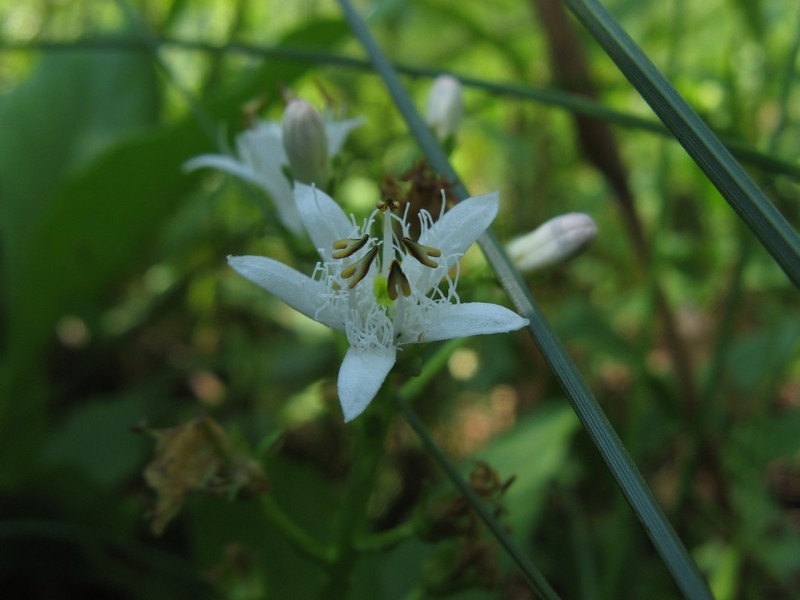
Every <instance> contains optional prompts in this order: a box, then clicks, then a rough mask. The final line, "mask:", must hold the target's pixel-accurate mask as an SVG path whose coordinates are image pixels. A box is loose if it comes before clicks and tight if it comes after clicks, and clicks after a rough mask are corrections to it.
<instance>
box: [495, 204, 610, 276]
mask: <svg viewBox="0 0 800 600" xmlns="http://www.w3.org/2000/svg"><path fill="white" fill-rule="evenodd" d="M595 237H597V225H596V224H595V222H594V220H592V218H591V217H590V216H589V215H587V214H584V213H568V214H565V215H560V216H558V217H555V218H553V219H550V220H549V221H547V222H546V223H545V224H544V225H542V226H540V227H538V228H537V229H535V230H533V231H532V232H531V233H528V234H526V235H523V236H521V237H518V238H517V239H515V240H512V241H511V242H509V243H508V245H507V246H506V251H507V252H508V255H509V257H510V258H511V260H512V261H514V264H515V265H516V266H517V268H519V270H520V271H522V272H523V273H530V272H533V271H538V270H540V269H545V268H547V267H551V266H553V265H556V264H558V263H561V262H566V261H567V260H569V259H570V258H572V257H573V256H575V255H576V254H578V253H580V252H581V251H583V250H585V249H586V248H588V247H589V245H590V244H591V243H592V241H594V238H595Z"/></svg>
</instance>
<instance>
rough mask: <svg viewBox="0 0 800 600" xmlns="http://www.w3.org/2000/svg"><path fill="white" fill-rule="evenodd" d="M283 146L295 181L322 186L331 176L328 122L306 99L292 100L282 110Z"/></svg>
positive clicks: (325, 184)
mask: <svg viewBox="0 0 800 600" xmlns="http://www.w3.org/2000/svg"><path fill="white" fill-rule="evenodd" d="M282 127H283V133H282V136H283V148H284V150H286V157H287V158H288V159H289V167H290V168H291V171H292V177H294V179H295V180H296V181H300V182H302V183H307V184H312V183H314V184H316V185H318V186H320V187H322V188H324V187H326V186H327V185H328V181H329V180H330V178H331V158H330V156H329V154H328V136H327V134H326V133H325V124H324V123H323V121H322V117H321V116H320V114H319V113H318V112H317V110H316V109H315V108H314V107H313V106H311V105H310V104H309V103H308V102H306V101H305V100H299V99H295V100H292V101H290V102H289V104H288V105H287V106H286V110H285V111H284V112H283V124H282Z"/></svg>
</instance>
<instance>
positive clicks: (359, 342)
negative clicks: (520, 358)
mask: <svg viewBox="0 0 800 600" xmlns="http://www.w3.org/2000/svg"><path fill="white" fill-rule="evenodd" d="M295 199H296V201H297V207H298V209H299V212H300V218H301V219H302V221H303V224H304V225H305V228H306V231H308V233H309V235H310V237H311V240H312V241H313V243H314V245H315V246H316V248H317V251H318V252H319V255H320V258H321V260H320V262H318V263H317V266H316V268H315V269H314V273H313V274H312V276H311V277H308V276H306V275H303V274H301V273H299V272H297V271H295V270H294V269H292V268H290V267H288V266H286V265H284V264H283V263H281V262H278V261H275V260H272V259H270V258H265V257H261V256H232V257H229V258H228V263H229V264H230V265H231V267H233V268H234V269H235V270H236V271H237V272H238V273H239V274H241V275H243V276H244V277H246V278H247V279H249V280H250V281H252V282H253V283H256V284H258V285H259V286H261V287H262V288H264V289H265V290H267V291H268V292H270V293H272V294H274V295H275V296H277V297H278V298H280V299H281V300H283V301H284V302H285V303H286V304H288V305H290V306H292V307H293V308H294V309H295V310H298V311H300V312H301V313H303V314H304V315H306V316H308V317H311V318H312V319H314V320H316V321H319V322H320V323H322V324H324V325H327V326H328V327H332V328H333V329H336V330H339V331H343V332H345V333H346V335H347V340H348V342H349V343H350V348H349V349H348V350H347V353H346V355H345V357H344V361H343V362H342V366H341V369H340V370H339V379H338V388H339V401H340V402H341V405H342V411H343V412H344V418H345V421H350V420H352V419H354V418H355V417H357V416H358V415H360V414H361V412H362V411H363V410H364V409H365V408H366V407H367V405H368V404H369V403H370V401H371V400H372V399H373V398H374V397H375V395H376V394H377V393H378V390H379V389H380V387H381V384H382V383H383V381H384V379H385V378H386V375H387V374H388V373H389V371H390V370H391V368H392V366H393V365H394V363H395V359H396V357H397V350H398V349H399V348H400V347H401V346H403V345H405V344H416V343H419V342H432V341H436V340H447V339H451V338H455V337H462V336H468V335H477V334H485V333H499V332H505V331H513V330H515V329H519V328H520V327H524V326H525V325H526V324H527V323H528V320H527V319H524V318H522V317H520V316H519V315H517V314H516V313H514V312H512V311H510V310H509V309H507V308H504V307H502V306H499V305H496V304H486V303H481V302H468V303H461V302H460V300H459V297H458V294H457V293H456V284H457V281H458V260H459V258H461V256H462V255H463V254H464V252H466V250H467V248H469V247H470V246H471V245H472V243H473V242H474V241H475V240H476V239H477V238H478V236H480V235H481V234H482V233H483V232H484V231H485V230H486V228H487V227H488V226H489V224H490V223H491V222H492V220H493V219H494V217H495V214H496V213H497V208H498V197H497V193H493V194H488V195H485V196H478V197H475V198H469V199H468V200H464V201H463V202H461V203H459V204H457V205H456V206H455V207H454V208H453V209H452V210H450V211H449V212H447V213H444V215H442V216H441V218H440V219H439V220H438V221H436V222H435V223H434V222H433V219H432V217H431V215H430V214H429V213H428V212H427V211H424V210H423V211H420V216H419V219H420V226H421V234H420V236H419V240H417V241H413V240H411V239H410V237H409V235H410V234H409V225H408V223H407V222H406V218H407V214H405V215H403V216H402V217H401V216H398V215H396V214H394V213H393V212H392V210H391V209H392V208H394V207H393V206H391V205H390V203H386V204H383V205H382V206H381V207H380V208H379V209H376V210H375V211H374V212H373V213H372V214H371V215H370V216H369V218H368V219H366V221H365V222H364V223H363V224H362V225H361V226H359V225H357V224H356V222H355V219H354V218H353V217H349V218H348V216H347V215H345V213H344V212H343V211H342V209H341V208H340V207H339V205H338V204H337V203H336V202H335V201H334V200H333V199H332V198H331V197H330V196H328V195H327V194H325V193H323V192H321V191H319V190H317V189H316V188H313V187H309V186H306V185H302V184H296V185H295ZM373 225H375V226H376V227H378V228H379V229H380V230H381V235H380V236H379V237H377V238H376V237H372V235H371V231H372V229H373ZM452 273H455V274H454V275H453V274H452Z"/></svg>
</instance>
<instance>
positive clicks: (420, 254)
mask: <svg viewBox="0 0 800 600" xmlns="http://www.w3.org/2000/svg"><path fill="white" fill-rule="evenodd" d="M402 242H403V246H405V247H406V250H408V253H409V254H410V255H411V256H413V257H414V258H416V259H417V260H418V261H419V262H421V263H422V264H423V265H425V266H426V267H430V268H431V269H435V268H436V267H438V266H439V265H438V264H437V263H436V261H433V260H431V257H434V258H439V257H440V256H441V255H442V251H441V250H439V249H438V248H433V247H431V246H423V245H422V244H420V243H419V242H415V241H414V240H412V239H411V238H407V237H404V238H403V239H402Z"/></svg>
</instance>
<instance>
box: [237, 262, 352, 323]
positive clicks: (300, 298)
mask: <svg viewBox="0 0 800 600" xmlns="http://www.w3.org/2000/svg"><path fill="white" fill-rule="evenodd" d="M228 264H229V265H230V266H231V267H232V268H233V270H234V271H236V272H237V273H239V275H241V276H242V277H245V278H246V279H249V280H250V281H252V282H253V283H255V284H256V285H258V286H260V287H262V288H264V289H265V290H267V291H268V292H269V293H270V294H272V295H274V296H277V297H278V298H280V299H281V300H283V301H284V302H285V303H286V304H288V305H289V306H291V307H292V308H293V309H295V310H296V311H298V312H301V313H303V314H304V315H306V316H307V317H310V318H312V319H314V320H315V321H319V322H320V323H322V324H323V325H327V326H328V327H332V328H333V329H338V330H339V331H344V321H343V320H342V318H341V316H340V315H338V314H337V313H336V312H334V311H333V310H331V308H330V307H329V306H327V305H325V303H324V300H325V294H326V292H329V291H330V290H328V288H327V287H326V286H325V285H324V284H322V283H321V282H319V281H316V280H314V279H311V278H310V277H307V276H305V275H303V274H302V273H300V272H298V271H295V270H294V269H292V268H291V267H288V266H286V265H285V264H283V263H282V262H279V261H277V260H272V259H271V258H267V257H265V256H229V257H228Z"/></svg>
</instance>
